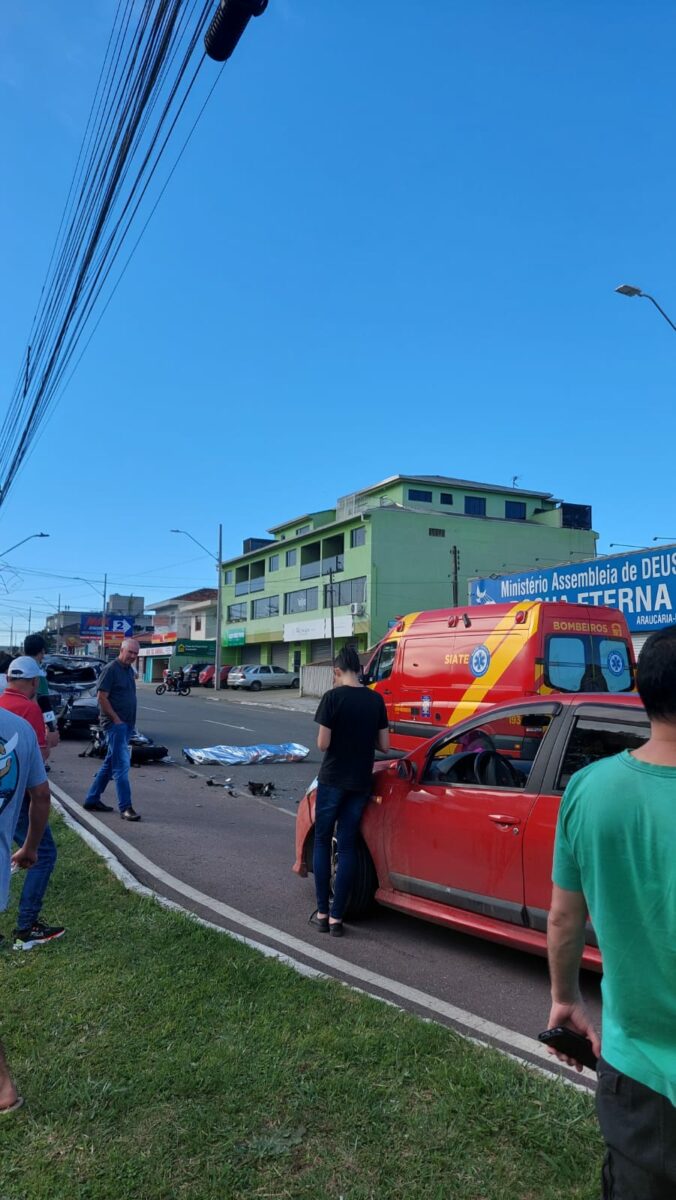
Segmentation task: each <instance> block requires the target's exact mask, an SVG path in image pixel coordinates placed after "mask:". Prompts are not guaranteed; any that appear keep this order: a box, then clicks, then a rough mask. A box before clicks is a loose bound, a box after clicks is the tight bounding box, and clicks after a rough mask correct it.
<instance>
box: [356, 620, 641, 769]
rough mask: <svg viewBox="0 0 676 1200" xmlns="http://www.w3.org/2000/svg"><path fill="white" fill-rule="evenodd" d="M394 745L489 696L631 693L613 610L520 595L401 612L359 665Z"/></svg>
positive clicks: (625, 641)
mask: <svg viewBox="0 0 676 1200" xmlns="http://www.w3.org/2000/svg"><path fill="white" fill-rule="evenodd" d="M364 675H365V681H366V683H368V684H369V686H370V687H372V688H374V690H375V691H378V692H380V693H381V695H382V697H383V699H384V701H385V705H386V707H387V714H388V717H389V721H390V742H391V745H392V747H393V749H395V750H412V749H415V747H416V746H418V745H419V744H420V742H421V740H424V739H426V738H430V737H433V736H434V734H436V733H438V732H439V731H440V730H442V729H444V728H445V727H446V726H453V725H456V724H457V723H458V722H459V721H464V720H466V719H467V718H468V717H471V716H473V715H474V714H475V713H480V712H481V711H482V710H483V709H485V708H488V707H489V706H490V705H493V704H500V703H503V702H504V701H506V700H512V699H516V698H518V697H520V696H527V695H546V694H547V693H550V692H613V693H616V692H632V691H634V690H635V682H634V680H635V658H634V651H633V647H632V644H631V639H630V637H629V630H628V628H627V623H626V621H625V619H624V617H623V615H622V613H620V612H618V611H617V610H616V609H612V608H601V607H596V606H594V605H583V604H567V603H564V602H560V603H558V602H543V601H541V600H521V601H519V602H518V603H513V604H487V605H480V606H476V607H472V608H442V609H435V610H432V611H430V612H417V613H409V614H408V616H405V617H402V618H401V619H400V620H399V621H398V622H397V624H396V625H395V626H394V627H393V628H392V629H391V630H390V631H389V633H388V634H387V635H386V637H384V638H383V640H382V641H381V642H380V643H379V644H378V646H377V647H376V649H375V652H374V654H373V656H372V658H371V659H370V660H369V663H368V665H367V667H366V669H365V672H364Z"/></svg>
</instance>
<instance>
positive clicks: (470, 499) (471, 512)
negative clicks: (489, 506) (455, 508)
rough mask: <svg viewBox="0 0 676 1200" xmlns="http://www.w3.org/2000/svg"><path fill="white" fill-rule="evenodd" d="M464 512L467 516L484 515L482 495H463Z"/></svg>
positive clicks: (484, 504) (484, 502) (484, 507)
mask: <svg viewBox="0 0 676 1200" xmlns="http://www.w3.org/2000/svg"><path fill="white" fill-rule="evenodd" d="M465 513H466V515H467V516H468V517H485V516H486V501H485V499H484V497H483V496H465Z"/></svg>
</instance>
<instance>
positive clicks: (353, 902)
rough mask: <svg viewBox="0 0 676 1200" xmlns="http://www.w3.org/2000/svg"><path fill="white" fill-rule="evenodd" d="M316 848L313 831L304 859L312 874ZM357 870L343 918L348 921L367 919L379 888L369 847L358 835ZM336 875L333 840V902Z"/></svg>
mask: <svg viewBox="0 0 676 1200" xmlns="http://www.w3.org/2000/svg"><path fill="white" fill-rule="evenodd" d="M314 847H315V831H314V829H312V830H311V831H310V833H309V835H308V838H307V841H306V843H305V848H304V853H303V857H304V860H305V864H306V866H307V869H308V873H310V872H312V869H313V868H312V859H313V855H314ZM354 851H355V859H356V861H355V869H354V880H353V882H352V890H351V892H350V898H349V900H348V902H347V908H346V909H345V912H344V914H343V916H344V917H345V920H346V921H348V920H349V921H358V920H359V918H360V917H365V916H367V915H368V913H369V912H370V911H371V908H372V907H373V900H374V897H375V894H376V889H377V887H378V876H377V875H376V869H375V867H374V865H373V859H372V858H371V855H370V853H369V849H368V846H367V845H366V842H365V841H364V839H363V837H362V836H361V834H357V840H356V842H355V847H354ZM335 873H336V842H335V838H334V840H333V846H332V851H331V885H330V898H331V901H333V880H334V877H335Z"/></svg>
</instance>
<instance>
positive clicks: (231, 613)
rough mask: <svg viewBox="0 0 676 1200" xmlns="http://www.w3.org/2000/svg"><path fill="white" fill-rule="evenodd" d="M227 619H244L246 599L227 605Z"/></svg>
mask: <svg viewBox="0 0 676 1200" xmlns="http://www.w3.org/2000/svg"><path fill="white" fill-rule="evenodd" d="M228 621H246V600H244V601H243V602H242V604H229V605H228Z"/></svg>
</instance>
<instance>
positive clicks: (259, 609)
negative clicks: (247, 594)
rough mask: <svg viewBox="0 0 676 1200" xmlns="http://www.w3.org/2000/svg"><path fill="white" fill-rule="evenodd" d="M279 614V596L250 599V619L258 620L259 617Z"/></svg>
mask: <svg viewBox="0 0 676 1200" xmlns="http://www.w3.org/2000/svg"><path fill="white" fill-rule="evenodd" d="M278 616H279V596H263V597H262V598H261V599H260V600H252V601H251V620H252V621H258V620H260V619H261V617H278Z"/></svg>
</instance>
